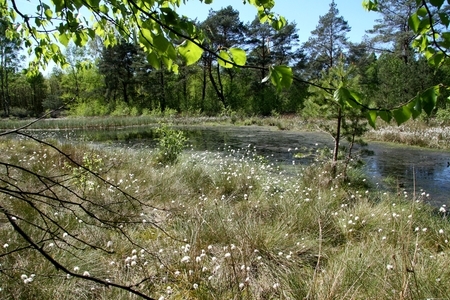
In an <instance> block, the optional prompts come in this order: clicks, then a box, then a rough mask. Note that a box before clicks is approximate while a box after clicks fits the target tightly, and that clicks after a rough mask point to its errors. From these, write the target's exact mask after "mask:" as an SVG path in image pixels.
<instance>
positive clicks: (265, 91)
mask: <svg viewBox="0 0 450 300" xmlns="http://www.w3.org/2000/svg"><path fill="white" fill-rule="evenodd" d="M247 27H248V30H247V38H246V44H247V45H248V47H249V55H248V56H249V57H248V61H249V64H250V65H252V66H256V67H257V69H255V70H254V72H253V73H254V74H255V75H254V79H253V81H252V85H251V90H250V93H251V94H252V95H253V105H254V106H255V110H256V111H257V112H258V113H262V114H263V115H268V114H270V113H271V112H272V111H280V109H281V106H282V103H281V102H282V101H281V98H280V96H281V95H280V94H277V91H276V89H275V88H273V87H272V86H271V85H269V84H268V82H267V81H268V80H269V77H270V76H271V75H272V74H273V73H272V72H271V71H270V67H271V66H275V65H288V64H294V63H295V60H296V58H297V57H298V54H299V52H297V51H295V50H294V49H293V48H294V47H295V46H296V45H297V43H298V38H299V37H298V34H297V28H296V24H295V23H289V22H286V25H285V26H284V27H283V28H282V29H280V30H278V31H277V30H274V28H273V27H271V26H269V25H267V24H262V23H261V22H259V20H258V19H257V18H255V19H254V20H253V21H252V22H251V23H250V24H249V25H247Z"/></svg>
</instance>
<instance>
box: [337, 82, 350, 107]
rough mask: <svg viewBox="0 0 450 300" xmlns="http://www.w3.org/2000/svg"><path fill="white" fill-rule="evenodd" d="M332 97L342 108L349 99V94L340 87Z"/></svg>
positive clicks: (345, 89)
mask: <svg viewBox="0 0 450 300" xmlns="http://www.w3.org/2000/svg"><path fill="white" fill-rule="evenodd" d="M333 97H334V101H336V102H337V103H339V105H340V106H341V107H344V106H345V103H346V102H347V101H348V99H349V98H350V93H349V91H348V89H347V88H345V87H340V88H338V89H336V90H335V91H334V94H333Z"/></svg>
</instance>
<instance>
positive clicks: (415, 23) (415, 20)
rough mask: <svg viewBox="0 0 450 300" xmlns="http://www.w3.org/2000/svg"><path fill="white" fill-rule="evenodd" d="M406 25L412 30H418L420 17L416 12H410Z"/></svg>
mask: <svg viewBox="0 0 450 300" xmlns="http://www.w3.org/2000/svg"><path fill="white" fill-rule="evenodd" d="M408 25H409V27H411V29H412V30H413V31H414V32H418V31H419V25H420V19H419V16H417V13H414V14H412V15H411V16H410V17H409V19H408Z"/></svg>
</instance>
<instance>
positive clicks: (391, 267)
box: [386, 264, 394, 270]
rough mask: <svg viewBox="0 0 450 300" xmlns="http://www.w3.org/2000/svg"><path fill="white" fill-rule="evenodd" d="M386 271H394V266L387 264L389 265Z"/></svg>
mask: <svg viewBox="0 0 450 300" xmlns="http://www.w3.org/2000/svg"><path fill="white" fill-rule="evenodd" d="M386 269H388V270H393V269H394V266H393V265H390V264H387V265H386Z"/></svg>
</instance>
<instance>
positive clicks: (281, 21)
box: [272, 17, 286, 30]
mask: <svg viewBox="0 0 450 300" xmlns="http://www.w3.org/2000/svg"><path fill="white" fill-rule="evenodd" d="M284 26H286V19H285V18H284V17H279V18H278V19H274V20H273V21H272V28H273V29H275V30H281V29H282V28H283V27H284Z"/></svg>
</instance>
